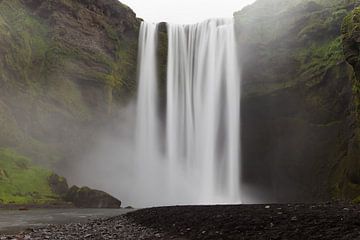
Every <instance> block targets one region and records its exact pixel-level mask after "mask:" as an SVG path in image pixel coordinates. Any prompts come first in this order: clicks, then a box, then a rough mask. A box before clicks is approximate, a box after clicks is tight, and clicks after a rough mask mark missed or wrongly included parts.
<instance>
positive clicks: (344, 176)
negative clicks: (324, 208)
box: [334, 8, 360, 202]
mask: <svg viewBox="0 0 360 240" xmlns="http://www.w3.org/2000/svg"><path fill="white" fill-rule="evenodd" d="M342 40H343V50H344V55H345V59H346V61H347V62H348V64H349V65H350V66H351V67H352V69H353V72H352V75H351V85H352V101H351V105H350V108H349V114H350V116H349V129H350V132H351V136H350V138H349V142H348V145H347V149H346V152H345V155H344V158H343V160H342V161H341V162H340V163H339V167H338V168H337V171H336V172H335V174H334V183H335V184H336V186H337V195H338V196H340V197H345V198H351V199H353V200H354V201H357V202H358V201H359V199H360V128H359V127H360V125H359V124H360V115H359V107H360V91H359V90H360V88H359V86H360V85H359V83H360V82H359V81H360V58H359V57H360V52H359V49H360V8H356V9H354V10H353V11H352V12H351V13H350V14H348V15H347V16H346V17H345V19H344V22H343V25H342Z"/></svg>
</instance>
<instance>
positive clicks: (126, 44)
mask: <svg viewBox="0 0 360 240" xmlns="http://www.w3.org/2000/svg"><path fill="white" fill-rule="evenodd" d="M139 23H140V21H139V20H138V19H137V18H136V15H135V13H133V12H132V10H131V9H129V8H128V7H127V6H125V5H123V4H121V3H120V2H119V1H117V0H110V1H106V0H75V1H68V0H56V1H52V0H46V1H42V0H28V1H27V0H26V1H24V0H1V1H0V147H2V148H11V149H14V150H15V151H16V152H18V153H20V154H22V155H25V156H27V157H29V158H31V159H33V161H34V162H35V163H40V164H41V165H42V166H45V167H48V168H50V169H54V168H55V167H56V166H66V165H67V163H71V162H73V161H76V159H77V157H78V156H79V155H81V154H82V153H83V152H85V151H86V149H88V148H91V147H92V144H93V142H94V141H95V136H96V133H97V132H99V131H101V129H102V128H104V126H106V125H110V124H111V122H112V120H113V119H114V118H115V117H116V116H117V113H118V109H119V106H121V105H122V104H124V103H126V102H127V101H128V100H129V99H130V96H132V95H133V94H134V93H135V88H136V76H135V75H136V57H137V37H138V28H139ZM0 158H1V156H0ZM0 160H1V159H0ZM5 167H6V166H5ZM4 170H6V169H4ZM0 189H1V187H0ZM0 198H2V197H1V196H0ZM19 201H20V200H19ZM24 201H25V200H24Z"/></svg>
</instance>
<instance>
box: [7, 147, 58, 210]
mask: <svg viewBox="0 0 360 240" xmlns="http://www.w3.org/2000/svg"><path fill="white" fill-rule="evenodd" d="M51 174H52V173H51V172H50V171H49V170H46V169H44V168H42V167H39V166H35V165H34V164H33V163H32V161H31V160H30V159H28V158H26V157H24V156H21V155H18V154H17V153H15V152H14V151H12V150H10V149H1V150H0V204H34V205H38V204H44V203H46V204H49V203H51V202H56V201H59V200H60V198H59V196H58V195H57V194H55V193H54V192H53V191H52V189H51V187H50V185H49V181H48V179H49V177H50V176H51Z"/></svg>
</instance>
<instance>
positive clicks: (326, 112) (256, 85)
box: [235, 0, 360, 202]
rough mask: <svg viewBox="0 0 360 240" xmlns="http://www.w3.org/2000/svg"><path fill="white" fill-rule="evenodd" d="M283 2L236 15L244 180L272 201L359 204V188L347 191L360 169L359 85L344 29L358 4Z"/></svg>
mask: <svg viewBox="0 0 360 240" xmlns="http://www.w3.org/2000/svg"><path fill="white" fill-rule="evenodd" d="M279 3H281V4H274V2H273V1H269V0H261V1H257V2H256V3H255V4H254V5H252V6H249V7H247V8H245V9H244V10H242V11H241V12H238V13H236V14H235V18H236V27H237V32H238V39H239V46H240V49H241V50H242V54H243V56H244V57H243V59H242V64H243V99H242V139H243V141H242V142H243V148H242V149H243V161H244V166H243V176H244V181H245V183H246V184H247V185H250V186H255V187H256V188H257V189H259V192H260V196H259V198H260V199H262V200H264V199H265V200H267V201H279V202H288V201H295V202H298V201H316V200H317V201H323V200H329V199H331V198H345V199H354V198H356V197H357V196H358V195H360V191H359V190H360V188H359V185H357V184H356V185H353V186H354V188H353V190H351V191H350V190H346V189H348V187H347V186H346V185H350V184H344V183H345V182H348V180H346V179H347V178H348V175H349V173H350V172H349V170H350V169H351V168H352V169H354V171H356V172H359V169H360V168H359V167H357V165H356V164H353V165H349V160H348V159H353V162H358V157H357V156H359V154H358V155H356V154H354V152H353V150H352V149H353V146H356V145H354V144H351V143H352V142H354V141H355V142H358V140H356V139H355V138H354V134H355V133H356V130H355V129H354V127H353V126H354V123H355V119H354V116H353V114H352V108H353V104H354V101H353V95H354V92H353V90H354V84H353V81H352V76H353V72H352V69H351V68H350V67H349V65H348V64H347V63H346V61H345V58H344V55H343V51H342V37H341V31H340V30H341V26H342V22H343V19H344V17H345V16H346V15H347V14H348V13H349V12H350V11H351V10H352V9H353V8H354V7H355V6H356V4H357V2H356V1H347V2H344V1H342V0H333V1H321V0H319V1H287V0H279ZM350 166H351V167H350ZM355 169H356V170H355ZM352 184H353V183H352ZM355 189H357V190H355Z"/></svg>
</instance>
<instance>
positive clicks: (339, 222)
mask: <svg viewBox="0 0 360 240" xmlns="http://www.w3.org/2000/svg"><path fill="white" fill-rule="evenodd" d="M359 238H360V206H358V205H351V204H339V203H324V204H289V205H243V206H183V207H162V208H150V209H143V210H138V211H135V212H131V213H128V214H126V215H123V216H119V217H115V218H110V219H105V220H104V219H103V220H96V221H92V222H89V223H87V224H68V225H63V226H48V227H46V228H43V229H33V230H29V231H27V232H26V233H22V234H18V235H17V236H2V237H0V239H1V240H5V239H34V240H35V239H54V240H57V239H94V240H95V239H96V240H98V239H99V240H100V239H105V240H106V239H120V240H121V239H129V240H132V239H149V240H152V239H160V240H170V239H177V240H186V239H191V240H192V239H204V240H205V239H206V240H221V239H222V240H228V239H229V240H230V239H234V240H235V239H236V240H248V239H249V240H255V239H256V240H262V239H263V240H265V239H266V240H269V239H274V240H275V239H292V240H304V239H329V240H330V239H331V240H335V239H344V240H345V239H346V240H350V239H351V240H354V239H359Z"/></svg>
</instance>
